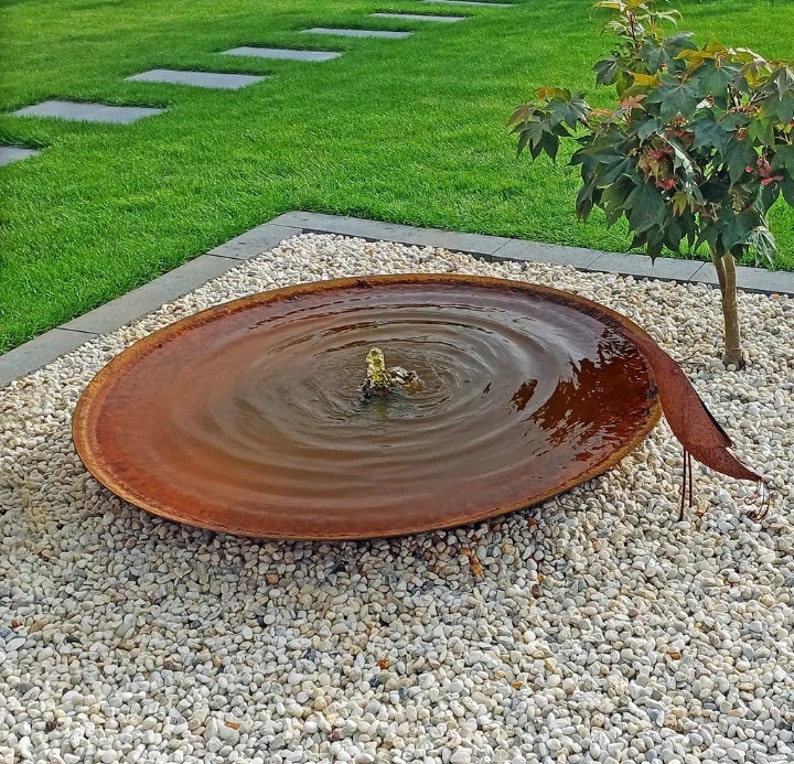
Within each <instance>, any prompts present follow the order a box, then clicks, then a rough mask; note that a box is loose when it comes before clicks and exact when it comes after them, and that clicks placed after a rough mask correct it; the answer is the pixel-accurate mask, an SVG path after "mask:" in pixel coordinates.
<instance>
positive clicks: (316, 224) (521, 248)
mask: <svg viewBox="0 0 794 764" xmlns="http://www.w3.org/2000/svg"><path fill="white" fill-rule="evenodd" d="M301 233H321V234H337V235H340V236H355V237H357V238H361V239H366V240H369V241H392V242H395V243H397V244H404V245H408V246H412V245H416V246H431V247H438V248H440V249H449V250H453V251H457V252H465V253H467V254H470V255H474V256H475V257H480V258H482V259H485V260H517V261H523V262H540V263H554V264H558V265H570V266H572V267H574V268H577V269H578V270H582V271H591V272H592V271H595V272H602V273H616V274H619V275H621V276H634V277H635V278H648V279H658V280H663V281H677V282H681V283H699V284H706V285H708V286H711V287H715V286H716V285H717V278H716V274H715V273H714V272H713V270H712V268H711V265H710V264H709V263H704V262H700V261H697V260H678V259H671V258H660V259H657V261H656V263H655V264H653V263H651V261H650V258H648V257H646V256H644V255H623V254H617V253H613V252H599V251H598V250H594V249H585V248H581V247H563V246H557V245H552V244H539V243H537V242H532V241H525V240H523V239H510V238H506V237H502V236H486V235H484V234H475V233H461V232H455V231H445V230H442V229H439V228H418V227H415V226H408V225H399V224H396V223H383V222H379V221H376V220H367V219H365V218H355V217H345V216H341V215H325V214H321V213H315V212H300V211H296V212H287V213H284V214H283V215H279V216H278V217H275V218H273V219H272V220H270V221H268V222H267V223H263V224H262V225H259V226H257V227H256V228H252V229H251V230H250V231H246V232H245V233H243V234H241V235H240V236H236V237H235V238H233V239H230V240H229V241H227V242H226V243H225V244H221V245H219V246H217V247H215V248H213V249H211V250H209V252H207V253H206V254H204V255H200V256H199V257H196V258H195V259H193V260H190V261H189V262H187V263H185V264H184V265H181V266H179V267H178V268H175V269H174V270H172V271H169V272H168V273H166V274H164V275H163V276H160V277H159V278H156V279H154V281H151V282H149V283H148V284H145V285H144V286H142V287H140V288H138V289H135V290H133V291H131V292H128V293H127V294H125V295H122V296H121V297H119V298H117V299H115V300H112V301H111V302H109V303H106V304H105V305H102V306H100V307H99V308H96V309H95V310H92V311H90V312H89V313H86V314H84V315H82V316H79V317H78V318H75V319H74V320H72V321H69V322H67V323H65V324H62V325H61V326H59V327H57V328H55V329H51V330H50V331H48V332H46V333H45V334H42V335H41V336H39V337H36V338H35V339H33V340H31V341H30V342H26V343H25V344H24V345H20V346H19V347H17V348H14V349H13V350H10V351H9V352H8V353H5V354H4V355H1V356H0V387H4V386H5V385H7V384H8V383H9V382H11V381H13V380H14V379H17V378H19V377H23V376H25V375H27V374H30V373H31V372H33V371H35V370H36V369H39V368H41V367H43V366H46V365H47V364H48V363H51V362H52V361H54V360H55V359H56V358H58V357H59V356H61V355H63V354H65V353H68V352H69V351H71V350H74V349H75V348H77V347H79V346H80V345H82V344H83V343H84V342H87V341H88V340H90V339H93V338H94V337H98V336H100V335H102V334H105V333H107V332H111V331H114V330H116V329H118V328H120V327H122V326H124V325H125V324H128V323H130V322H131V321H134V320H136V319H138V318H141V317H142V316H145V315H146V314H147V313H150V312H152V311H153V310H156V309H157V308H159V307H160V306H161V305H163V304H164V303H166V302H170V301H171V300H175V299H177V298H178V297H181V296H182V295H184V294H187V293H188V292H191V291H193V290H194V289H197V288H198V287H200V286H202V285H203V284H205V283H206V282H207V281H209V280H210V279H213V278H215V277H216V276H220V275H221V274H222V273H225V272H226V271H228V270H230V269H231V268H234V267H235V266H237V265H239V264H240V263H241V262H243V261H245V260H248V259H250V258H252V257H256V256H257V255H260V254H263V253H264V252H267V251H269V250H271V249H273V248H274V247H276V246H278V245H279V244H281V242H283V241H284V240H285V239H289V238H291V237H293V236H297V235H298V234H301ZM737 280H738V283H739V287H740V288H741V289H743V290H744V291H747V292H757V293H761V294H785V295H789V296H793V297H794V273H791V272H785V271H767V270H764V269H761V268H746V267H739V268H737Z"/></svg>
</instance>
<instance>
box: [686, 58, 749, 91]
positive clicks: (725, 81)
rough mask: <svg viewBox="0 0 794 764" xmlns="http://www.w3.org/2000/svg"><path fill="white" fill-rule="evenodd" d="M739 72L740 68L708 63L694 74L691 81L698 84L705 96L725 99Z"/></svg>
mask: <svg viewBox="0 0 794 764" xmlns="http://www.w3.org/2000/svg"><path fill="white" fill-rule="evenodd" d="M739 71H740V67H734V66H718V65H717V64H716V62H714V61H707V62H706V63H704V64H703V65H702V66H699V67H698V68H697V69H696V70H695V71H694V72H693V74H692V75H691V76H690V81H691V82H693V83H696V84H697V87H698V90H699V91H700V93H701V94H702V95H703V96H707V95H710V96H714V97H715V98H716V97H719V96H722V97H725V96H726V95H727V93H728V90H729V88H730V83H731V81H732V80H733V79H734V78H735V77H736V75H737V74H738V73H739Z"/></svg>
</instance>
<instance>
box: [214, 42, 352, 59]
mask: <svg viewBox="0 0 794 764" xmlns="http://www.w3.org/2000/svg"><path fill="white" fill-rule="evenodd" d="M222 55H224V56H249V57H254V58H278V59H284V60H287V61H330V60H331V59H332V58H339V56H341V55H342V54H341V53H339V52H337V51H332V50H292V49H290V48H257V47H254V46H251V45H243V46H241V47H239V48H232V49H231V50H224V51H223V52H222Z"/></svg>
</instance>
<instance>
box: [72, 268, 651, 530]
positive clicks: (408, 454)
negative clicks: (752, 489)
mask: <svg viewBox="0 0 794 764" xmlns="http://www.w3.org/2000/svg"><path fill="white" fill-rule="evenodd" d="M637 336H644V337H647V335H645V333H644V332H643V331H642V330H641V329H639V327H637V326H636V325H635V324H634V323H633V322H631V321H630V320H628V319H627V318H625V317H624V316H621V315H620V314H618V313H616V312H614V311H611V310H609V309H607V308H605V307H603V306H601V305H598V304H596V303H593V302H591V301H589V300H585V299H583V298H580V297H577V296H575V295H572V294H569V293H566V292H561V291H557V290H554V289H548V288H544V287H539V286H535V285H531V284H524V283H521V282H512V281H505V280H499V279H488V278H478V277H470V276H457V275H424V274H423V275H405V276H378V277H367V278H353V279H337V280H334V281H327V282H320V283H314V284H305V285H299V286H296V287H291V288H287V289H279V290H274V291H271V292H267V293H263V294H259V295H255V296H253V297H248V298H244V299H242V300H236V301H234V302H231V303H227V304H225V305H221V306H218V307H216V308H212V309H210V310H207V311H204V312H201V313H198V314H196V315H194V316H191V317H189V318H187V319H184V320H182V321H178V322H176V323H175V324H172V325H171V326H168V327H166V328H164V329H162V330H160V331H158V332H155V333H154V334H152V335H150V336H149V337H147V338H145V339H144V340H141V341H140V342H138V343H136V344H135V345H133V346H132V347H130V348H128V349H127V350H126V351H124V352H123V353H121V354H120V355H119V356H118V357H116V358H115V359H114V360H113V361H111V362H110V363H109V364H108V365H107V366H106V367H105V368H104V369H103V370H102V371H100V373H99V374H98V375H97V377H96V378H95V379H94V380H93V381H92V382H91V383H90V385H89V386H88V388H87V389H86V391H85V392H84V394H83V396H82V398H81V400H80V402H79V404H78V407H77V410H76V412H75V415H74V420H73V435H74V441H75V444H76V446H77V450H78V453H79V454H80V457H81V458H82V460H83V462H84V463H85V464H86V466H87V467H88V469H89V470H90V471H91V473H92V474H93V475H94V476H95V477H96V478H97V480H99V481H100V482H101V483H103V484H104V485H105V486H107V487H108V488H109V489H110V490H112V491H113V492H115V493H116V494H118V495H119V496H121V497H122V498H124V499H126V500H128V501H130V502H132V503H133V504H136V505H137V506H139V507H142V508H144V509H146V510H149V511H151V512H154V513H156V514H159V515H162V516H164V517H168V518H171V519H173V520H177V521H180V522H184V523H189V524H192V525H197V526H201V527H205V528H212V529H216V530H221V531H227V532H230V533H237V534H242V535H251V536H262V537H271V538H293V539H298V538H304V539H357V538H371V537H378V536H395V535H403V534H408V533H414V532H418V531H426V530H430V529H434V528H446V527H452V526H456V525H460V524H465V523H470V522H474V521H479V520H482V519H485V518H488V517H493V516H495V515H499V514H502V513H506V512H510V511H513V510H516V509H520V508H523V507H526V506H529V505H532V504H535V503H538V502H541V501H543V500H545V499H547V498H549V497H551V496H554V495H556V494H558V493H560V492H563V491H566V490H568V489H570V488H571V487H573V486H575V485H577V484H579V483H581V482H583V481H585V480H588V479H589V478H591V477H593V476H595V475H598V474H600V473H602V472H604V471H605V470H607V469H608V468H609V467H611V466H612V465H614V464H616V463H617V462H618V461H619V460H620V459H622V458H623V456H625V454H627V453H628V452H629V451H630V450H631V449H633V448H634V447H635V446H636V445H637V444H638V443H639V442H640V441H641V440H642V439H643V438H644V437H645V436H646V435H647V433H648V432H649V431H650V430H651V428H652V427H653V426H654V425H655V423H656V422H657V421H658V419H659V416H660V407H659V403H658V400H657V395H656V384H655V381H654V376H653V371H652V370H651V367H650V365H649V363H648V361H647V360H646V358H645V357H644V355H643V353H642V352H641V351H640V349H639V347H638V345H637V343H636V342H635V341H634V340H635V338H636V337H637ZM648 340H650V338H648ZM651 342H652V340H651ZM372 346H378V347H380V348H382V349H383V351H384V353H385V354H386V356H387V357H388V359H389V363H390V364H395V365H399V366H403V367H405V368H408V369H412V370H415V371H416V372H417V373H418V375H419V377H420V378H421V380H422V385H421V388H420V389H419V390H416V391H405V392H400V391H397V392H395V394H393V395H388V396H384V397H376V398H372V399H369V400H367V399H366V398H365V397H364V396H362V393H361V386H362V382H363V381H364V361H365V357H366V354H367V352H368V350H369V349H370V348H371V347H372Z"/></svg>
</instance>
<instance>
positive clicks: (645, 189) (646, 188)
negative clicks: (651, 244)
mask: <svg viewBox="0 0 794 764" xmlns="http://www.w3.org/2000/svg"><path fill="white" fill-rule="evenodd" d="M629 204H631V210H630V211H629V213H628V218H629V225H630V226H631V229H632V230H634V231H636V232H637V233H642V232H643V231H647V230H649V229H650V228H653V226H656V225H658V226H661V225H662V224H663V223H664V219H665V216H666V215H665V208H664V207H665V204H664V197H663V196H662V195H661V194H660V193H659V191H658V189H657V188H656V187H655V186H653V185H652V184H650V183H645V184H644V185H642V186H640V187H639V188H638V189H637V190H636V191H635V192H634V193H633V194H632V195H631V196H630V197H629V199H627V200H626V206H628V205H629Z"/></svg>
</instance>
